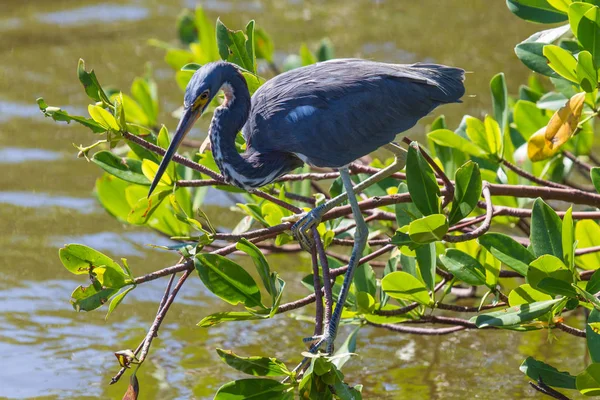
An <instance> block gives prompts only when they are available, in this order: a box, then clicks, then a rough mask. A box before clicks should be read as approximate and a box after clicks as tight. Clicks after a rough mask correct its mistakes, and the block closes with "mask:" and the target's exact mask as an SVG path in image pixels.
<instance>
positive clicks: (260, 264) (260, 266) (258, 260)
mask: <svg viewBox="0 0 600 400" xmlns="http://www.w3.org/2000/svg"><path fill="white" fill-rule="evenodd" d="M235 248H236V249H238V250H240V251H243V252H244V253H246V254H248V255H249V256H250V257H252V261H254V265H255V266H256V271H257V272H258V275H259V276H260V279H261V280H262V281H263V284H264V285H265V289H267V292H269V294H273V293H275V292H276V291H275V288H274V287H273V282H272V281H271V268H270V267H269V263H268V262H267V259H266V258H265V256H264V255H263V254H262V252H261V251H260V249H259V248H258V247H256V245H254V243H251V242H249V241H248V240H247V239H244V238H242V239H241V240H240V241H239V242H238V243H237V244H236V246H235Z"/></svg>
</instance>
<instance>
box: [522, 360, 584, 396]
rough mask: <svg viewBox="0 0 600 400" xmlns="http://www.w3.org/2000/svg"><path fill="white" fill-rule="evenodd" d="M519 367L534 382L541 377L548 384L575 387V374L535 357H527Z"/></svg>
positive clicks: (565, 387)
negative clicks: (558, 368)
mask: <svg viewBox="0 0 600 400" xmlns="http://www.w3.org/2000/svg"><path fill="white" fill-rule="evenodd" d="M519 369H520V370H521V372H523V373H524V374H525V375H527V376H528V377H529V378H531V379H532V380H533V381H534V382H537V381H538V379H541V380H542V382H544V383H545V384H546V385H548V386H552V387H557V388H563V389H575V377H574V376H573V375H571V374H569V373H568V372H563V371H559V370H557V369H556V368H554V367H553V366H551V365H548V364H546V363H544V362H541V361H538V360H536V359H534V358H533V357H527V358H526V359H525V361H523V364H521V366H520V367H519Z"/></svg>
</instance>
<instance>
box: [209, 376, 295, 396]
mask: <svg viewBox="0 0 600 400" xmlns="http://www.w3.org/2000/svg"><path fill="white" fill-rule="evenodd" d="M291 389H292V386H290V385H286V384H283V383H279V382H278V381H275V380H272V379H239V380H237V381H232V382H228V383H226V384H224V385H223V386H221V387H220V388H219V390H218V391H217V394H216V395H215V397H214V400H241V399H249V400H272V399H278V400H291V399H292V398H293V394H294V393H293V391H292V390H291Z"/></svg>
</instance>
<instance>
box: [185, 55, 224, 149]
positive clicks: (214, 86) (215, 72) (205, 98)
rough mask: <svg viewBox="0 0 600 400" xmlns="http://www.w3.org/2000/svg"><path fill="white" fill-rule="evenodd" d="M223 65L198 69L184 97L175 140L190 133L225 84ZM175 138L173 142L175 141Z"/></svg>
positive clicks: (213, 64)
mask: <svg viewBox="0 0 600 400" xmlns="http://www.w3.org/2000/svg"><path fill="white" fill-rule="evenodd" d="M222 64H223V63H210V64H206V65H204V66H202V67H201V68H200V69H198V70H197V71H196V72H195V73H194V75H192V78H191V79H190V81H189V83H188V85H187V87H186V89H185V95H184V97H183V114H182V116H181V120H180V121H179V125H178V126H177V131H176V132H175V138H178V137H180V136H181V139H183V136H185V134H187V133H188V131H189V130H190V129H191V128H192V125H194V123H195V122H196V120H197V119H198V118H199V117H200V116H201V115H202V113H203V112H204V110H205V109H206V107H207V106H208V105H209V104H210V102H211V101H212V99H213V98H214V97H215V96H216V95H217V93H218V92H219V89H220V88H221V85H222V83H223V76H222V71H223V68H222V66H223V65H222ZM175 138H174V140H173V141H175Z"/></svg>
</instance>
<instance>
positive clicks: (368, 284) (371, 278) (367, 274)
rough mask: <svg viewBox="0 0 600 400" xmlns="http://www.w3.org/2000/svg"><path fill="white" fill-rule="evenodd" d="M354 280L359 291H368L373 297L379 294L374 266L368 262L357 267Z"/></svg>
mask: <svg viewBox="0 0 600 400" xmlns="http://www.w3.org/2000/svg"><path fill="white" fill-rule="evenodd" d="M352 282H353V283H354V287H355V289H356V291H357V292H364V293H368V294H370V295H371V296H372V297H375V295H376V294H377V278H376V277H375V271H373V268H372V267H371V266H370V265H369V264H368V263H364V264H361V265H359V266H357V267H356V271H355V273H354V277H353V278H352Z"/></svg>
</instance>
